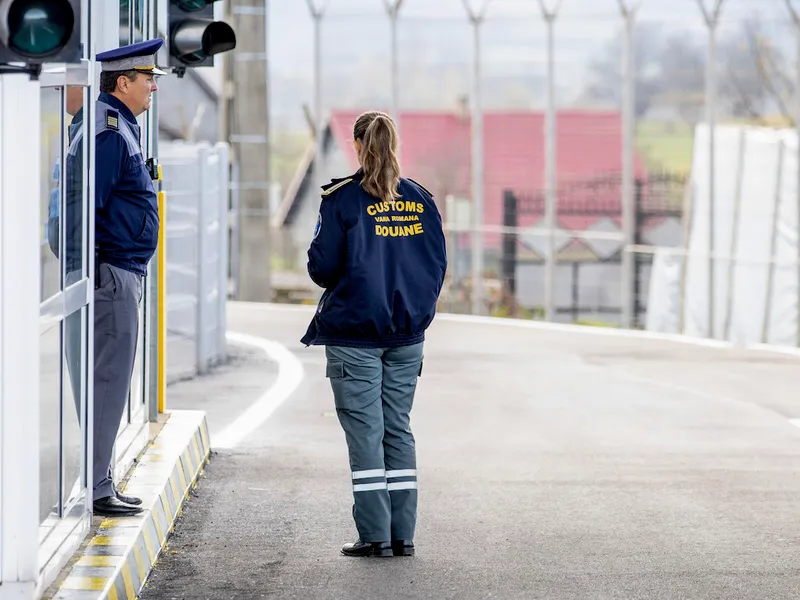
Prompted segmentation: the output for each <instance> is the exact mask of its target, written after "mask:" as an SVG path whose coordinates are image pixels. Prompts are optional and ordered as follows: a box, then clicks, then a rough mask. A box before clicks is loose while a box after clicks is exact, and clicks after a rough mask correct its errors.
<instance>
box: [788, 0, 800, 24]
mask: <svg viewBox="0 0 800 600" xmlns="http://www.w3.org/2000/svg"><path fill="white" fill-rule="evenodd" d="M786 8H788V9H789V14H791V15H792V20H793V21H794V24H795V26H797V27H800V13H798V12H797V9H796V8H795V7H794V6H792V0H786Z"/></svg>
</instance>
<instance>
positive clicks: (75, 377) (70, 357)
mask: <svg viewBox="0 0 800 600" xmlns="http://www.w3.org/2000/svg"><path fill="white" fill-rule="evenodd" d="M85 328H86V308H82V309H80V310H78V311H76V312H74V313H72V314H71V315H69V316H68V317H67V318H66V322H65V329H64V331H65V334H64V351H65V352H64V371H63V372H64V400H63V405H62V410H63V415H64V417H63V420H62V434H63V439H62V456H63V463H64V465H63V468H64V473H63V474H64V489H63V495H62V499H63V501H64V505H65V506H67V505H69V504H70V500H71V499H74V498H76V497H77V495H78V494H79V492H80V491H81V490H82V489H83V482H82V479H81V475H82V472H81V460H82V454H81V450H82V439H83V436H82V435H81V431H82V427H81V423H82V422H83V421H82V417H81V407H82V405H83V404H85V400H84V394H85V392H84V389H85V379H84V377H82V371H83V369H84V366H85V364H86V363H85V348H86V344H85V342H84V338H85V334H84V330H85ZM82 348H83V350H82Z"/></svg>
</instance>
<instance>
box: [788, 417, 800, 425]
mask: <svg viewBox="0 0 800 600" xmlns="http://www.w3.org/2000/svg"><path fill="white" fill-rule="evenodd" d="M789 423H791V424H792V425H794V426H795V427H800V419H789Z"/></svg>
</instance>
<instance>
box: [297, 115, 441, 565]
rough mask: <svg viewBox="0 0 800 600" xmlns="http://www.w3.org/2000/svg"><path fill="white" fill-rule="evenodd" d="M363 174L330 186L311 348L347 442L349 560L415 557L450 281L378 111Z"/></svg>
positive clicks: (421, 201)
mask: <svg viewBox="0 0 800 600" xmlns="http://www.w3.org/2000/svg"><path fill="white" fill-rule="evenodd" d="M353 140H355V141H354V146H355V151H356V153H357V155H358V160H359V162H360V164H361V168H360V169H359V170H358V172H356V173H355V174H354V175H352V176H350V177H346V178H343V179H337V180H334V181H333V182H332V183H331V184H330V185H327V186H325V187H324V191H323V192H322V203H321V205H320V213H319V218H318V220H317V225H316V229H315V232H314V240H313V241H312V243H311V247H310V248H309V250H308V272H309V275H310V276H311V279H312V280H313V281H314V282H315V283H316V284H318V285H319V286H320V287H322V288H325V292H324V293H323V295H322V299H321V301H320V304H319V308H318V310H317V313H316V315H315V316H314V319H313V321H312V322H311V324H310V325H309V327H308V331H307V333H306V335H305V336H304V337H303V339H302V341H303V343H305V344H309V345H311V344H318V345H324V346H325V347H326V348H325V354H326V357H327V360H328V363H327V367H326V375H327V376H328V378H329V379H330V382H331V387H332V389H333V395H334V403H335V405H336V413H337V415H338V417H339V422H340V424H341V426H342V429H343V430H344V433H345V439H346V440H347V446H348V451H349V457H350V470H351V475H352V482H353V498H354V505H353V518H354V520H355V524H356V528H357V530H358V534H359V537H358V540H357V541H356V542H354V543H348V544H345V545H344V546H343V547H342V553H343V554H344V555H346V556H359V557H367V556H376V557H388V556H411V555H413V554H414V552H415V547H414V531H415V528H416V522H417V458H416V449H415V441H414V436H413V435H412V433H411V426H410V416H409V415H410V412H411V407H412V404H413V401H414V393H415V390H416V387H417V378H418V377H419V375H420V373H421V372H422V356H423V343H424V340H425V331H426V330H427V328H428V327H429V326H430V324H431V322H432V321H433V318H434V315H435V313H436V303H437V299H438V296H439V293H440V292H441V289H442V284H443V283H444V277H445V272H446V270H447V255H446V249H445V238H444V234H443V232H442V219H441V216H440V215H439V211H438V210H437V207H436V203H435V202H434V201H433V197H432V195H431V194H430V193H429V192H428V191H427V190H426V189H425V188H424V187H422V186H421V185H419V184H418V183H416V182H414V181H412V180H410V179H407V178H403V177H401V176H400V167H399V165H398V160H397V148H398V137H397V130H396V128H395V125H394V122H393V121H392V120H391V118H390V117H389V116H388V115H386V114H384V113H380V112H374V111H373V112H367V113H364V114H363V115H361V116H360V117H359V118H358V119H357V120H356V122H355V125H354V127H353Z"/></svg>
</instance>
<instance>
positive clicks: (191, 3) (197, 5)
mask: <svg viewBox="0 0 800 600" xmlns="http://www.w3.org/2000/svg"><path fill="white" fill-rule="evenodd" d="M207 4H208V2H207V1H206V0H180V1H179V2H178V6H180V8H181V10H185V11H186V12H195V11H197V10H202V9H204V8H205V7H206V5H207Z"/></svg>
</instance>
